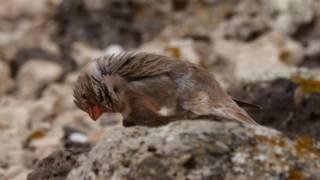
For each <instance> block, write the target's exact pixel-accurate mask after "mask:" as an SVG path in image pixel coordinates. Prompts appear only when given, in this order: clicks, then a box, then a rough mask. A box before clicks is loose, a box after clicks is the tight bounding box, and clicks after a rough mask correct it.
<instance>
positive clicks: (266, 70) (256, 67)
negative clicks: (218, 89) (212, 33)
mask: <svg viewBox="0 0 320 180" xmlns="http://www.w3.org/2000/svg"><path fill="white" fill-rule="evenodd" d="M214 51H215V52H216V53H217V54H218V56H219V57H220V58H222V59H223V60H225V61H226V63H227V64H229V66H232V67H233V70H232V71H231V72H233V73H234V75H233V76H234V79H235V80H234V82H237V83H241V82H255V81H265V80H272V79H275V78H281V77H282V78H290V77H291V76H292V74H294V73H296V72H297V68H296V67H295V66H293V65H296V64H298V63H299V62H300V61H301V60H302V55H303V53H302V51H303V48H302V47H301V45H300V44H298V43H296V42H295V41H293V40H291V39H288V38H286V37H284V36H283V35H281V34H280V33H277V32H271V33H268V34H266V35H264V36H261V37H260V38H258V39H256V40H255V41H252V42H250V43H242V42H239V41H234V40H222V39H220V40H218V41H217V42H216V43H215V45H214ZM226 73H230V71H228V72H226Z"/></svg>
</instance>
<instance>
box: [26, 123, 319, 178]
mask: <svg viewBox="0 0 320 180" xmlns="http://www.w3.org/2000/svg"><path fill="white" fill-rule="evenodd" d="M318 146H319V145H317V144H316V143H315V142H314V141H313V140H312V139H311V138H306V137H301V138H300V139H296V140H290V139H288V138H286V137H285V136H283V135H282V134H280V133H279V132H277V131H275V130H272V129H269V128H265V127H252V126H243V125H240V124H237V123H231V122H213V121H180V122H175V123H171V124H169V125H167V126H163V127H160V128H146V127H135V128H115V129H113V130H111V131H109V132H107V133H106V134H105V137H104V138H103V139H102V140H101V141H100V142H98V144H97V145H96V146H95V147H93V148H92V149H91V151H89V152H88V153H84V154H83V155H81V156H80V158H78V160H77V163H74V164H77V167H74V168H73V169H72V171H71V172H70V173H69V174H68V173H66V172H65V173H63V175H65V176H66V175H67V174H68V177H67V179H68V180H85V179H86V180H91V179H92V180H93V179H119V180H120V179H145V180H148V179H150V180H151V179H153V180H158V179H159V180H160V179H161V180H162V179H163V180H168V179H172V180H173V179H190V180H198V179H253V178H254V179H281V178H285V179H295V178H304V179H319V178H320V172H319V171H318V169H319V168H320V154H319V153H320V148H319V147H318ZM69 159H71V158H69ZM45 161H47V160H44V161H43V162H45ZM70 161H74V159H71V160H70ZM70 161H68V163H64V164H65V165H68V164H69V163H70ZM52 162H55V161H54V160H53V161H52ZM62 162H63V161H62ZM56 169H58V167H57V168H53V170H52V171H55V170H56ZM41 173H47V170H45V169H36V170H35V171H34V172H33V173H31V174H30V175H29V179H37V178H35V177H36V176H33V175H32V174H38V175H39V174H41ZM60 175H61V174H60ZM39 177H40V176H39ZM60 177H61V176H60ZM47 178H48V179H54V176H53V175H51V176H47Z"/></svg>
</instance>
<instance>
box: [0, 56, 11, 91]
mask: <svg viewBox="0 0 320 180" xmlns="http://www.w3.org/2000/svg"><path fill="white" fill-rule="evenodd" d="M10 74H11V72H10V69H9V67H8V65H7V64H6V63H4V62H2V61H0V82H1V86H0V96H2V95H4V94H5V93H6V92H7V91H8V90H10V89H11V88H12V87H13V85H14V82H13V80H12V78H11V76H10Z"/></svg>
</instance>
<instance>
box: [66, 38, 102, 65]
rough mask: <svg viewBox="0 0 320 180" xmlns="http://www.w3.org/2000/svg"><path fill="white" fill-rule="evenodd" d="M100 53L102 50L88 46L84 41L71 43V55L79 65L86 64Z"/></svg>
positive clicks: (100, 54)
mask: <svg viewBox="0 0 320 180" xmlns="http://www.w3.org/2000/svg"><path fill="white" fill-rule="evenodd" d="M102 55H103V52H102V51H100V50H98V49H95V48H93V47H90V46H89V45H88V44H86V43H82V42H76V43H74V44H73V45H72V51H71V56H72V57H73V58H74V59H75V61H76V63H77V65H78V66H79V67H82V66H84V65H86V64H87V63H89V62H90V61H92V60H93V59H94V58H97V57H100V56H102Z"/></svg>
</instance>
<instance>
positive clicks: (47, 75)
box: [17, 59, 63, 98]
mask: <svg viewBox="0 0 320 180" xmlns="http://www.w3.org/2000/svg"><path fill="white" fill-rule="evenodd" d="M62 73H63V69H62V67H61V66H59V65H58V64H55V63H52V62H48V61H45V60H37V59H35V60H32V61H28V62H27V63H26V64H25V65H24V66H22V68H21V70H20V71H19V73H18V77H17V81H18V88H19V93H20V94H21V96H22V97H28V98H29V97H35V96H37V95H38V94H39V91H40V90H41V89H42V88H44V87H45V86H46V85H47V84H49V83H52V82H54V81H56V80H58V79H59V78H60V77H61V76H62Z"/></svg>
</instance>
